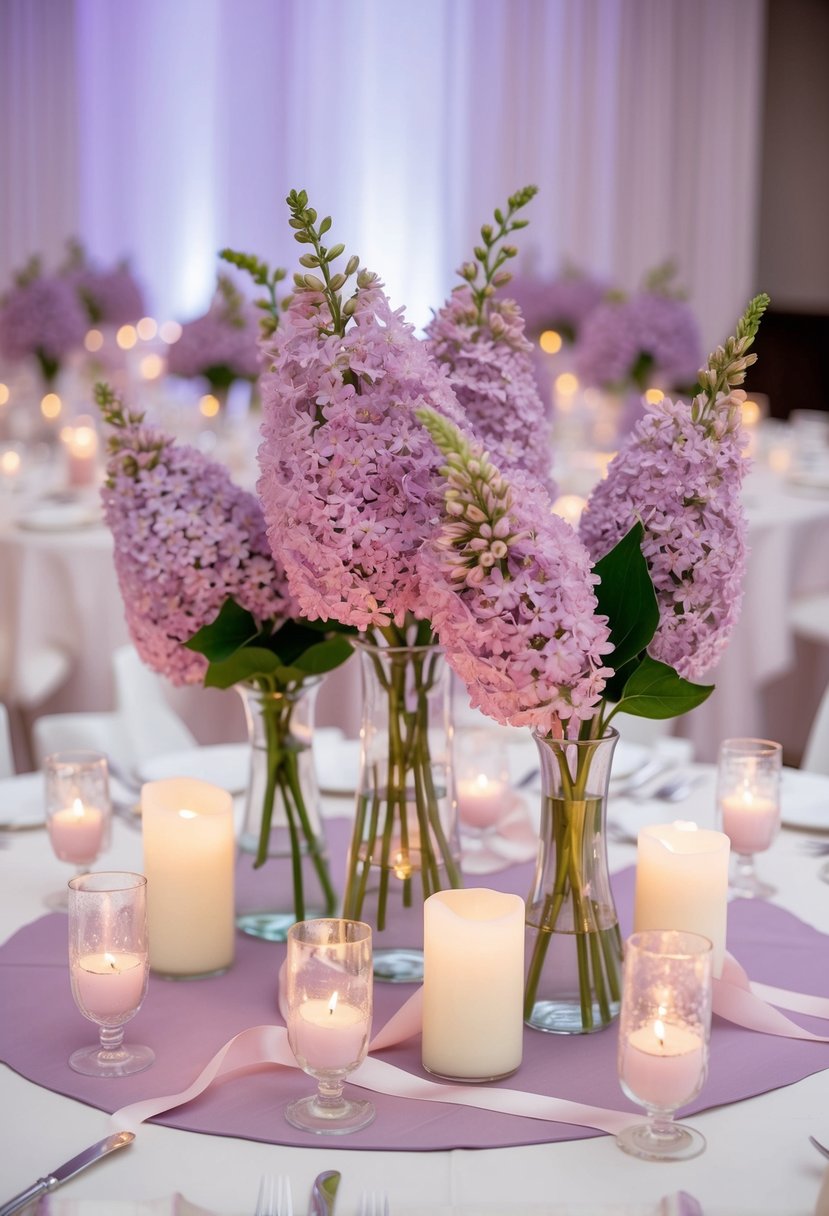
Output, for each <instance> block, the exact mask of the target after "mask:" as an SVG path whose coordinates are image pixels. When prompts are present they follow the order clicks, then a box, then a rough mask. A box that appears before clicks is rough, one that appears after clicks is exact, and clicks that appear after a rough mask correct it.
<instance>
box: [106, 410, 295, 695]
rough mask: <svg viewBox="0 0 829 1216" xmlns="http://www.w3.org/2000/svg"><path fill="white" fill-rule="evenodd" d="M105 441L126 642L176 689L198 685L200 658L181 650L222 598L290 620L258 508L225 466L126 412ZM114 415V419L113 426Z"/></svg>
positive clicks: (290, 606)
mask: <svg viewBox="0 0 829 1216" xmlns="http://www.w3.org/2000/svg"><path fill="white" fill-rule="evenodd" d="M105 416H106V417H107V420H108V421H110V422H114V425H115V426H116V427H117V428H118V429H117V430H116V431H115V432H114V434H113V435H112V437H111V439H110V457H109V461H108V465H107V474H108V476H107V482H106V485H105V487H104V489H103V491H102V498H103V503H104V511H105V516H106V522H107V524H108V525H109V527H110V529H111V530H112V534H113V537H114V540H115V569H116V573H117V575H118V583H119V586H120V589H121V595H122V598H123V601H124V609H125V613H126V620H127V626H128V628H129V632H130V637H131V638H132V641H133V643H134V645H135V648H136V650H137V651H138V653H139V654H140V656H141V658H142V659H143V661H144V662H145V663H146V664H147V665H148V666H149V667H151V668H152V669H153V670H154V671H157V672H160V673H161V674H162V675H164V676H167V677H168V678H169V679H170V680H171V681H172V682H173V683H174V684H197V683H201V681H202V679H203V677H204V673H205V671H206V669H207V660H206V659H205V658H204V657H203V656H202V655H200V654H196V653H195V652H193V651H191V650H188V649H186V648H185V646H184V645H183V643H184V642H186V641H187V640H189V639H190V638H191V637H192V636H193V635H194V634H195V633H196V632H197V630H199V629H200V628H201V627H202V626H203V625H206V624H209V623H210V622H212V621H213V620H214V619H215V618H216V616H217V615H218V612H219V609H220V608H221V606H222V604H223V603H224V601H225V599H226V598H227V597H228V596H233V598H234V599H235V600H236V602H237V603H238V604H240V605H241V606H242V607H243V608H246V609H247V610H248V611H249V612H250V613H252V615H253V616H254V617H255V618H256V619H257V620H258V621H260V622H264V621H267V620H271V619H274V618H285V617H289V616H294V615H296V606H295V604H294V602H293V600H292V599H291V596H290V592H289V590H288V585H287V581H286V578H285V574H284V572H283V571H282V569H281V568H280V566H279V565H278V563H277V562H275V561H274V559H273V556H272V555H271V552H270V548H269V545H268V540H267V536H266V533H265V523H264V519H263V517H262V509H261V507H260V505H259V503H258V501H257V499H256V498H255V497H254V495H252V494H249V493H247V492H246V491H244V490H241V489H239V488H238V487H237V486H235V485H234V484H233V482H232V481H231V480H230V477H229V475H228V472H227V470H226V469H225V467H224V466H223V465H220V464H217V463H216V462H214V461H211V460H208V459H207V457H206V456H204V455H203V454H202V453H201V452H199V451H197V450H196V449H195V448H192V447H189V446H184V445H179V444H177V443H175V442H174V441H173V440H172V439H171V438H169V437H168V436H166V435H164V434H163V433H162V432H160V431H158V430H155V429H153V428H151V427H148V426H145V425H144V424H143V422H142V416H141V415H136V414H130V415H127V416H125V415H124V414H123V412H121V411H120V408H119V407H117V406H116V408H115V410H114V411H110V412H109V413H107V414H105ZM119 419H120V421H119Z"/></svg>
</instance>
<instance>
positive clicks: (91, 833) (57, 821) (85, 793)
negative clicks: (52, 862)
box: [43, 751, 112, 910]
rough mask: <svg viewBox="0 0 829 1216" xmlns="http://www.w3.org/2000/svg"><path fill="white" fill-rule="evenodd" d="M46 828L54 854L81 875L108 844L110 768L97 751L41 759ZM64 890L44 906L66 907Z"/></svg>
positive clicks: (50, 897)
mask: <svg viewBox="0 0 829 1216" xmlns="http://www.w3.org/2000/svg"><path fill="white" fill-rule="evenodd" d="M43 777H44V790H45V800H46V806H45V810H46V828H47V831H48V833H49V843H50V844H51V846H52V850H53V852H54V854H55V856H56V857H58V858H59V859H60V860H61V861H67V862H69V863H70V864H72V865H74V866H75V873H76V876H77V875H80V874H85V873H86V872H87V871H88V870H89V868H90V866H91V865H92V863H93V862H94V861H95V860H96V858H97V857H98V856H99V855H100V854H101V853H102V852H103V851H104V850H105V849H106V848H107V847H108V845H109V833H110V824H111V819H112V803H111V801H110V795H109V766H108V764H107V759H106V756H104V755H102V754H101V753H100V752H88V751H66V752H53V753H52V754H51V755H49V756H47V757H46V758H45V760H44V761H43ZM67 902H68V892H67V891H66V889H65V888H64V889H63V890H62V891H60V892H57V893H56V894H54V895H51V896H49V897H48V898H47V900H46V903H47V906H48V907H51V908H55V909H58V910H62V909H65V908H66V907H67Z"/></svg>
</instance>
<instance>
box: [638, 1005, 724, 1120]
mask: <svg viewBox="0 0 829 1216" xmlns="http://www.w3.org/2000/svg"><path fill="white" fill-rule="evenodd" d="M704 1052H705V1045H704V1042H703V1038H702V1035H700V1034H698V1033H697V1032H696V1031H694V1030H692V1029H690V1028H689V1027H687V1026H674V1025H672V1024H671V1023H670V1022H662V1021H661V1020H660V1019H659V1018H657V1019H656V1020H655V1021H654V1022H653V1023H652V1024H651V1025H650V1026H640V1027H639V1028H638V1029H637V1030H634V1031H632V1032H631V1033H630V1034H629V1035H628V1037H627V1039H626V1040H625V1042H624V1043H623V1046H622V1054H621V1060H620V1070H619V1075H620V1078H621V1080H622V1082H623V1084H624V1085H625V1087H626V1088H627V1089H628V1090H629V1091H630V1093H631V1094H632V1095H633V1096H634V1098H635V1099H636V1100H637V1101H639V1102H641V1103H642V1105H643V1106H648V1107H651V1108H652V1109H653V1110H670V1111H673V1110H676V1109H677V1107H680V1106H683V1105H684V1104H685V1103H686V1102H690V1100H691V1098H693V1096H694V1094H695V1093H696V1092H697V1090H698V1088H699V1085H700V1081H701V1079H702V1072H703V1066H704V1059H705V1055H704Z"/></svg>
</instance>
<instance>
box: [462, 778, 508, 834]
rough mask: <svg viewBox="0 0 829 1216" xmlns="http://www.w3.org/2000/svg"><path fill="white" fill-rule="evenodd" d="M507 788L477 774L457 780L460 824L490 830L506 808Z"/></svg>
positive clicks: (500, 783)
mask: <svg viewBox="0 0 829 1216" xmlns="http://www.w3.org/2000/svg"><path fill="white" fill-rule="evenodd" d="M506 797H507V786H506V784H505V783H504V782H503V781H499V780H498V779H497V778H495V777H489V776H488V775H487V774H486V773H478V774H477V776H475V777H462V778H459V780H458V814H459V815H460V818H461V822H463V823H467V824H469V825H470V826H471V827H475V828H490V827H492V825H493V824H494V823H497V821H498V820H499V819H500V817H501V815H502V814H503V812H504V809H505V807H506Z"/></svg>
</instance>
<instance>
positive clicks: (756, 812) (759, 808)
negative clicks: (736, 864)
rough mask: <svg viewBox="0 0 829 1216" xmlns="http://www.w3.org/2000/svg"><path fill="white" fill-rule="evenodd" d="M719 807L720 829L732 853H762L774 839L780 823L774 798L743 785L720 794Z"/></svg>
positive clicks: (778, 810)
mask: <svg viewBox="0 0 829 1216" xmlns="http://www.w3.org/2000/svg"><path fill="white" fill-rule="evenodd" d="M720 808H721V810H722V826H723V831H724V832H725V834H726V836H728V838H729V840H730V841H731V847H732V848H733V850H734V852H735V853H743V854H745V855H748V854H751V853H762V852H764V851H765V850H766V849H767V848H768V847H769V845H770V844H771V842H772V841H773V840H774V837H775V835H776V834H777V829H778V827H779V825H780V807H779V805H778V803H777V802H775V801H774V799H772V798H763V797H761V796H759V795H756V794H754V793H753V792H752V790H750V789H746V790H742V791H740V792H739V793H736V794H732V795H730V796H726V797H723V798H722V799H721V801H720Z"/></svg>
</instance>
